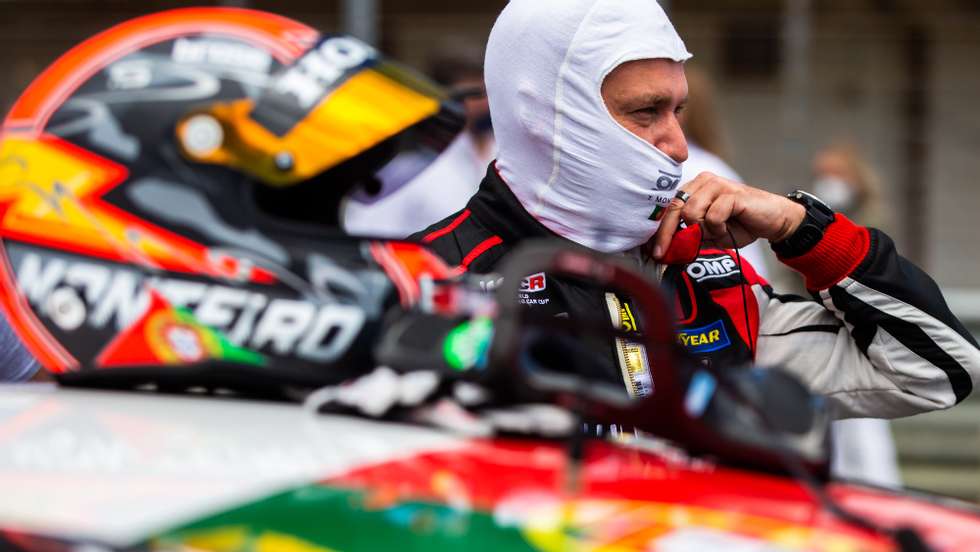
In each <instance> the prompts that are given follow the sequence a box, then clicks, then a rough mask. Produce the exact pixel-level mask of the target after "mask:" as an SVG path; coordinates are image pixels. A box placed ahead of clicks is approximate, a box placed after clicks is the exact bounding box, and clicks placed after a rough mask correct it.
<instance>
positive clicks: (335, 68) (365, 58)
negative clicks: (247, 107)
mask: <svg viewBox="0 0 980 552" xmlns="http://www.w3.org/2000/svg"><path fill="white" fill-rule="evenodd" d="M376 61H377V52H376V51H375V50H374V48H372V47H370V46H368V45H367V44H364V43H363V42H360V41H359V40H356V39H354V38H350V37H328V38H325V39H323V40H322V41H321V42H320V43H319V44H317V45H316V46H314V47H313V48H310V50H309V51H308V52H306V54H304V55H303V57H302V58H300V59H299V61H297V62H296V63H295V64H293V65H292V66H291V67H290V68H289V69H287V70H286V72H285V73H283V74H281V75H280V76H279V77H277V78H276V79H275V81H274V84H273V85H272V87H271V89H270V90H269V91H268V92H266V94H265V95H263V96H262V97H261V98H260V99H259V101H258V102H257V103H256V106H255V109H254V111H253V112H252V118H253V119H254V120H255V121H256V122H258V123H259V124H261V125H262V126H264V127H266V128H267V129H269V130H270V131H272V132H273V133H275V134H276V135H278V136H284V135H286V134H287V133H288V132H289V131H290V130H291V129H292V128H293V126H295V125H296V123H298V122H299V121H301V120H302V119H303V118H304V117H306V115H307V114H308V113H309V112H310V110H311V109H313V107H314V106H316V105H317V104H319V103H320V101H321V100H323V98H324V97H326V96H327V94H328V93H330V92H331V91H332V90H334V89H336V88H337V87H339V86H340V85H342V84H343V83H344V82H346V81H347V79H349V78H350V77H351V76H353V75H354V74H355V73H357V72H358V71H360V70H361V69H362V68H363V67H365V66H366V65H368V64H370V63H373V62H376Z"/></svg>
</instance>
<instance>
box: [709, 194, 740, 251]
mask: <svg viewBox="0 0 980 552" xmlns="http://www.w3.org/2000/svg"><path fill="white" fill-rule="evenodd" d="M734 210H735V196H734V195H733V194H722V195H720V196H718V197H717V198H716V199H715V200H714V201H713V202H712V203H711V205H710V206H709V207H708V210H707V212H706V213H705V214H704V231H705V238H706V239H709V240H722V241H723V240H724V238H727V237H728V221H729V220H730V219H731V218H732V212H733V211H734Z"/></svg>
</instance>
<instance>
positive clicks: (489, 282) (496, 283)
mask: <svg viewBox="0 0 980 552" xmlns="http://www.w3.org/2000/svg"><path fill="white" fill-rule="evenodd" d="M502 283H504V279H503V278H488V279H485V280H480V281H479V286H480V289H481V290H483V291H494V290H495V289H497V288H498V287H500V284H502Z"/></svg>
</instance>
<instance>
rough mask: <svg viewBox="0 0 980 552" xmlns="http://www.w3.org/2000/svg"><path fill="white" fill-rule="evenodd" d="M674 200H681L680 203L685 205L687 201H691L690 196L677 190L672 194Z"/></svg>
mask: <svg viewBox="0 0 980 552" xmlns="http://www.w3.org/2000/svg"><path fill="white" fill-rule="evenodd" d="M674 199H679V200H681V203H687V200H689V199H691V194H689V193H687V192H685V191H684V190H677V193H676V194H674Z"/></svg>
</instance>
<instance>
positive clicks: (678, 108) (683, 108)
mask: <svg viewBox="0 0 980 552" xmlns="http://www.w3.org/2000/svg"><path fill="white" fill-rule="evenodd" d="M685 109H687V106H686V105H679V106H677V108H676V109H674V115H680V114H681V113H682V112H683V111H684V110H685Z"/></svg>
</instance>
